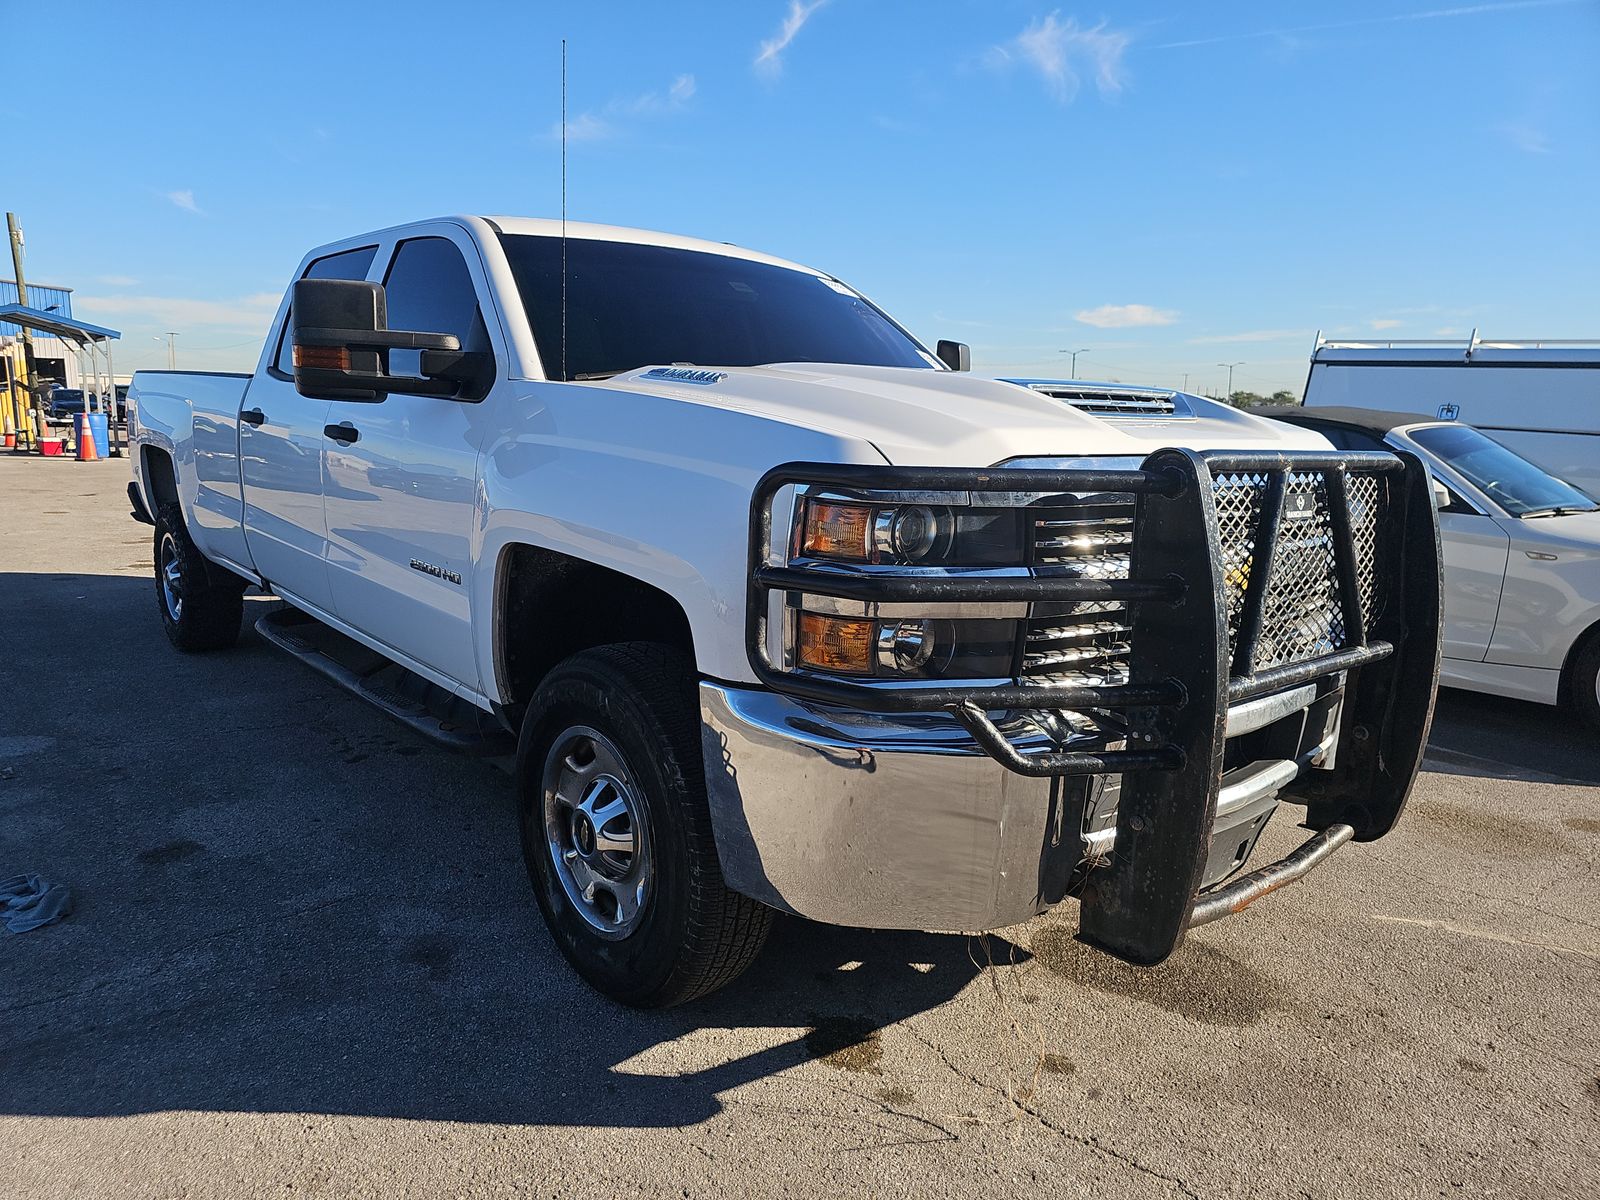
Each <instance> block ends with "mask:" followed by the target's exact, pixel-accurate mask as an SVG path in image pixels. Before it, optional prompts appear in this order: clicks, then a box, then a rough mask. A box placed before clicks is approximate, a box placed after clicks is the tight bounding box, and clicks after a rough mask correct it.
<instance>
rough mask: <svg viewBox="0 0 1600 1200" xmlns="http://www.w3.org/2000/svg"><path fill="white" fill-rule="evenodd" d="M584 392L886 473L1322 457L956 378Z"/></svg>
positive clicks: (831, 367) (1265, 436) (797, 366)
mask: <svg viewBox="0 0 1600 1200" xmlns="http://www.w3.org/2000/svg"><path fill="white" fill-rule="evenodd" d="M593 386H598V387H614V388H623V389H626V390H628V391H633V392H646V393H652V392H654V393H661V394H665V395H670V396H672V397H674V398H675V399H678V400H681V401H685V402H687V403H691V404H700V405H706V406H708V407H715V408H726V409H729V410H732V411H736V412H745V413H751V414H754V415H758V416H762V417H766V418H769V419H771V420H775V421H782V422H785V423H787V424H791V425H797V426H802V427H805V428H808V429H815V430H817V431H819V432H823V433H831V434H835V435H838V436H841V437H846V438H854V439H858V440H860V441H865V442H870V443H871V444H872V445H873V446H875V447H876V448H877V449H878V450H879V452H880V453H882V454H883V456H884V457H885V458H887V459H888V460H889V462H890V463H892V464H894V465H896V466H946V467H987V466H993V465H995V464H996V463H1000V462H1004V461H1006V460H1007V459H1012V458H1074V457H1080V456H1085V455H1095V456H1101V455H1136V456H1140V457H1142V456H1144V455H1146V454H1149V453H1150V452H1151V451H1154V450H1159V449H1161V448H1162V447H1163V446H1183V447H1187V448H1189V449H1194V450H1213V449H1228V450H1241V449H1255V448H1267V447H1270V448H1273V449H1296V450H1326V449H1328V448H1329V444H1328V442H1327V440H1326V439H1324V438H1323V437H1322V435H1321V434H1319V433H1315V432H1313V431H1312V430H1309V429H1302V428H1300V427H1298V426H1294V425H1287V424H1284V423H1282V422H1278V421H1268V420H1263V419H1262V418H1260V417H1253V416H1251V415H1250V414H1249V413H1244V412H1240V411H1239V410H1238V409H1235V408H1230V407H1228V406H1227V405H1225V404H1219V403H1215V402H1213V401H1210V400H1203V399H1201V398H1200V397H1198V396H1186V397H1185V399H1186V401H1187V402H1188V406H1189V408H1190V410H1191V411H1192V412H1193V413H1194V415H1193V416H1182V417H1164V416H1144V415H1129V416H1100V415H1095V414H1091V413H1086V412H1080V411H1079V410H1077V409H1075V408H1073V407H1072V406H1071V405H1070V404H1068V403H1067V402H1066V401H1064V400H1056V399H1052V398H1051V397H1049V396H1046V395H1043V394H1042V393H1040V392H1037V391H1033V390H1031V389H1029V388H1026V387H1022V386H1020V385H1018V384H1014V383H1006V382H1003V381H1001V380H997V379H985V378H982V377H979V376H973V375H968V374H964V373H958V372H955V371H936V370H921V369H917V368H905V367H858V366H848V365H839V364H834V363H779V364H775V365H773V366H764V367H698V366H697V367H694V368H672V367H641V368H640V369H638V370H636V371H628V372H625V373H624V374H621V375H617V376H614V377H613V378H611V379H609V380H605V381H603V382H597V383H596V384H594V385H593Z"/></svg>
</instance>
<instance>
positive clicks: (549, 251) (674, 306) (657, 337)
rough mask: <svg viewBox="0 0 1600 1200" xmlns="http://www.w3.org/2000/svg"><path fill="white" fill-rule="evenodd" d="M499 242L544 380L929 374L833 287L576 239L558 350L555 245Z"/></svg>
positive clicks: (659, 250) (716, 259)
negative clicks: (733, 373)
mask: <svg viewBox="0 0 1600 1200" xmlns="http://www.w3.org/2000/svg"><path fill="white" fill-rule="evenodd" d="M501 242H502V244H503V245H504V246H505V251H506V257H507V258H508V259H509V260H510V263H511V274H512V276H513V277H514V278H515V279H516V281H517V289H518V290H519V291H520V292H521V294H522V303H523V306H524V307H525V308H526V309H527V312H528V321H529V323H530V324H531V325H532V326H533V337H534V341H536V342H537V343H538V345H539V357H540V358H541V359H542V360H543V361H544V369H545V374H546V375H547V376H548V377H549V378H551V379H601V378H605V377H606V376H608V375H615V374H617V373H618V372H621V371H631V370H633V369H634V368H635V367H643V366H650V365H656V364H663V365H666V364H676V363H688V364H693V365H695V366H705V367H753V366H759V365H761V364H763V363H779V362H827V363H855V364H858V365H861V366H873V367H926V368H930V369H931V368H932V367H933V364H932V362H930V361H929V359H928V358H927V356H926V355H925V354H924V353H923V351H922V350H921V349H920V347H918V345H917V343H916V342H915V341H913V340H912V338H911V336H910V335H909V334H908V333H906V332H905V331H904V330H903V329H901V328H900V327H899V326H898V325H896V324H895V323H894V322H893V321H891V320H890V319H889V318H888V317H886V316H885V315H884V314H883V313H882V312H880V311H879V310H878V309H877V308H875V307H874V306H873V305H872V304H870V303H868V302H867V301H866V300H864V299H862V298H861V297H860V296H857V295H856V294H855V293H854V292H852V291H851V290H850V289H849V288H847V287H845V286H844V285H843V284H841V283H838V282H837V281H835V280H831V279H827V278H824V277H823V276H820V275H813V274H811V273H809V272H807V271H796V270H791V269H789V268H787V267H775V266H770V265H768V264H766V263H759V262H750V261H749V260H747V259H743V258H734V257H732V256H729V255H723V254H708V253H704V252H702V251H698V250H679V249H676V248H674V247H670V246H644V245H639V244H637V243H634V242H606V241H595V240H592V239H586V238H569V239H568V240H567V244H566V253H567V269H566V275H567V279H566V307H567V311H566V322H565V325H566V346H565V347H563V346H562V344H561V343H562V324H563V322H562V313H561V293H562V287H561V239H560V238H556V237H531V236H526V235H520V236H519V235H506V236H503V237H502V238H501ZM563 350H564V351H565V352H564V353H563ZM563 362H564V363H565V364H566V365H565V370H563V368H562V364H563Z"/></svg>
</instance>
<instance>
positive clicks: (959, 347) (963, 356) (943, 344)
mask: <svg viewBox="0 0 1600 1200" xmlns="http://www.w3.org/2000/svg"><path fill="white" fill-rule="evenodd" d="M934 353H936V354H937V355H938V356H939V361H940V362H942V363H943V364H944V365H945V366H947V367H949V368H950V369H951V370H952V371H970V370H972V347H971V346H969V345H967V344H966V343H965V342H947V341H943V340H941V341H940V342H939V345H938V347H937V348H936V349H935V351H934Z"/></svg>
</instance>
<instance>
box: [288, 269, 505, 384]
mask: <svg viewBox="0 0 1600 1200" xmlns="http://www.w3.org/2000/svg"><path fill="white" fill-rule="evenodd" d="M290 304H291V308H290V330H289V332H290V334H291V336H292V338H293V346H294V386H295V390H296V391H297V392H299V393H300V394H301V395H302V396H312V397H315V398H317V399H325V400H357V401H366V402H369V403H370V402H374V401H378V400H382V399H383V398H384V397H385V396H387V395H388V394H389V393H391V392H400V393H408V394H411V395H421V396H442V397H446V398H449V399H456V398H457V397H459V396H463V395H464V394H465V395H466V396H467V397H469V398H473V399H476V398H477V397H478V396H481V395H482V393H483V391H486V390H487V380H488V379H490V378H492V377H493V371H494V364H493V362H492V361H491V360H490V358H489V355H487V354H485V353H469V352H464V351H463V350H462V349H461V341H460V339H459V338H457V337H456V336H455V335H454V334H453V333H421V332H412V331H409V330H397V329H390V328H389V327H388V324H389V321H388V303H387V300H386V298H385V296H384V291H383V288H382V286H381V285H379V284H376V283H366V282H364V281H362V280H353V279H301V280H299V281H297V282H296V283H295V285H294V298H293V300H292V301H291V302H290ZM390 350H420V351H422V354H421V356H420V357H421V370H422V375H420V376H410V375H391V374H389V371H388V366H389V355H388V352H389V351H390ZM473 393H476V395H474V394H473Z"/></svg>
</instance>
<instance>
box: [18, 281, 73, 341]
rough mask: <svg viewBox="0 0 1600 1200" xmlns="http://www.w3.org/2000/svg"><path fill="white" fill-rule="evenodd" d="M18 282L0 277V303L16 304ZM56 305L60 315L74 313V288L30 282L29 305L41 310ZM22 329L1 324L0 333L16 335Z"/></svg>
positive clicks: (43, 310)
mask: <svg viewBox="0 0 1600 1200" xmlns="http://www.w3.org/2000/svg"><path fill="white" fill-rule="evenodd" d="M17 301H18V297H17V282H16V280H14V279H0V304H16V303H17ZM52 306H54V308H55V311H56V313H57V314H58V315H61V316H68V317H70V316H71V315H72V289H71V288H68V287H53V286H52V285H50V284H47V283H30V284H29V285H28V307H30V308H37V309H38V310H39V311H41V312H48V311H50V309H51V307H52ZM20 332H21V330H20V329H18V328H17V326H15V325H12V324H0V334H11V335H15V334H17V333H20Z"/></svg>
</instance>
